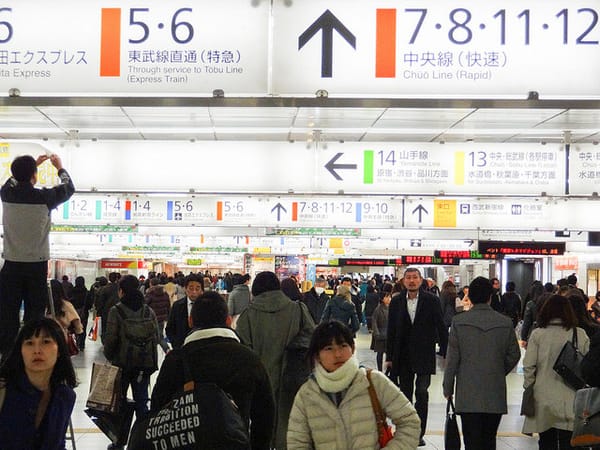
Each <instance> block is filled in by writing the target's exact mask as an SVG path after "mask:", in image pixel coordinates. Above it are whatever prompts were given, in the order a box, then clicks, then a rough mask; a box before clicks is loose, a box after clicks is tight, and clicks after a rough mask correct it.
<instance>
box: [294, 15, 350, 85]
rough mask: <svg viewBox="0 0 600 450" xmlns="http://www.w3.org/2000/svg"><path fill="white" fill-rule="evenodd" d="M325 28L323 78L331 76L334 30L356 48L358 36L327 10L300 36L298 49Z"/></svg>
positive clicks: (322, 55) (322, 45) (322, 57)
mask: <svg viewBox="0 0 600 450" xmlns="http://www.w3.org/2000/svg"><path fill="white" fill-rule="evenodd" d="M319 30H323V38H322V41H321V78H331V73H332V61H333V30H336V31H337V32H338V33H339V35H340V36H341V37H343V38H344V40H345V41H346V42H347V43H348V44H350V45H351V46H352V48H353V49H356V37H355V36H354V35H353V34H352V33H351V32H350V30H349V29H348V28H346V26H345V25H344V24H343V23H342V22H340V20H339V19H338V18H337V17H335V16H334V15H333V14H332V13H331V11H329V10H326V11H325V12H324V13H323V14H322V15H321V17H319V18H318V19H317V20H315V21H314V22H313V23H312V25H310V26H309V27H308V28H307V29H306V30H305V31H304V33H302V34H301V35H300V37H299V38H298V50H300V49H301V48H302V47H304V45H305V44H306V43H307V42H308V41H310V40H311V39H312V37H313V36H314V35H315V34H317V33H318V32H319Z"/></svg>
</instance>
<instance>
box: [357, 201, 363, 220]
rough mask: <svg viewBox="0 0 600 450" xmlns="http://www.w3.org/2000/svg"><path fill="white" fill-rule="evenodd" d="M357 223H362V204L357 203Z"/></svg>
mask: <svg viewBox="0 0 600 450" xmlns="http://www.w3.org/2000/svg"><path fill="white" fill-rule="evenodd" d="M356 221H357V222H359V223H360V222H362V203H360V202H356Z"/></svg>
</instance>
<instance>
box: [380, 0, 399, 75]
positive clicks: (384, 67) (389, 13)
mask: <svg viewBox="0 0 600 450" xmlns="http://www.w3.org/2000/svg"><path fill="white" fill-rule="evenodd" d="M375 76H376V77H377V78H394V77H395V76H396V10H395V9H378V10H377V31H376V37H375Z"/></svg>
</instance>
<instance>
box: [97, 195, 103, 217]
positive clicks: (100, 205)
mask: <svg viewBox="0 0 600 450" xmlns="http://www.w3.org/2000/svg"><path fill="white" fill-rule="evenodd" d="M100 219H102V200H96V220H100Z"/></svg>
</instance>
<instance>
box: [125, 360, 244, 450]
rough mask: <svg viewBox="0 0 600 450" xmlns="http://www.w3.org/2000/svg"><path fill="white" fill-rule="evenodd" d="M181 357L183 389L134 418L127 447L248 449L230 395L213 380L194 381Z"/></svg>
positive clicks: (204, 449)
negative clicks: (145, 413) (137, 418)
mask: <svg viewBox="0 0 600 450" xmlns="http://www.w3.org/2000/svg"><path fill="white" fill-rule="evenodd" d="M185 358H186V356H185V354H184V355H183V357H182V362H183V371H184V379H185V380H186V383H185V384H184V386H183V389H181V390H179V391H178V392H176V393H175V394H174V395H173V397H172V398H171V401H169V403H167V404H166V405H164V406H163V407H162V408H161V409H160V410H158V411H154V412H150V414H148V415H147V416H146V417H144V418H143V419H141V420H136V422H135V424H134V425H133V428H132V430H131V434H130V435H129V443H128V444H127V448H128V449H129V450H147V449H153V448H159V449H161V450H173V449H179V450H250V448H251V443H250V435H249V433H248V427H247V425H246V423H245V421H244V419H243V418H242V416H241V415H240V412H239V410H238V408H237V406H236V404H235V403H234V402H233V400H232V399H231V397H229V395H227V394H226V393H225V392H224V391H223V390H222V389H221V388H220V387H219V386H217V385H216V384H215V383H196V382H194V381H193V378H192V376H191V372H190V368H189V365H188V363H187V362H186V360H185Z"/></svg>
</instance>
